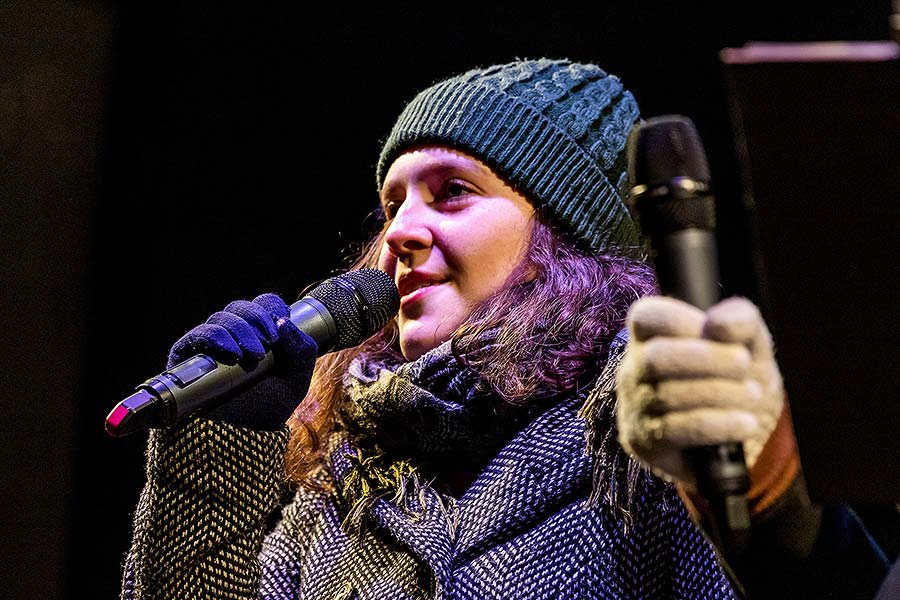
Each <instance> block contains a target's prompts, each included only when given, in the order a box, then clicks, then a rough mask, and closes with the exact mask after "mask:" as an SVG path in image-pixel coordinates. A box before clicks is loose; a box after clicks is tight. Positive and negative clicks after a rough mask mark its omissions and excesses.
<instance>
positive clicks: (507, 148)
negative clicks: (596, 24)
mask: <svg viewBox="0 0 900 600" xmlns="http://www.w3.org/2000/svg"><path fill="white" fill-rule="evenodd" d="M639 118H640V116H639V110H638V106H637V102H636V101H635V99H634V97H633V96H632V94H631V93H630V92H629V91H627V90H625V89H624V88H623V86H622V83H621V82H620V81H619V79H618V78H617V77H615V76H614V75H610V74H608V73H606V72H605V71H604V70H603V69H601V68H600V67H598V66H596V65H591V64H578V63H573V62H571V61H568V60H551V59H546V58H542V59H537V60H519V61H515V62H511V63H508V64H504V65H495V66H491V67H487V68H483V69H473V70H470V71H468V72H466V73H463V74H462V75H458V76H455V77H451V78H449V79H445V80H443V81H441V82H439V83H436V84H434V85H432V86H431V87H429V88H427V89H425V90H424V91H422V92H420V93H419V94H418V95H417V96H416V97H415V98H414V99H413V100H412V101H411V102H410V103H409V104H408V105H407V106H406V108H404V110H403V112H402V113H401V114H400V117H399V118H398V119H397V122H396V123H395V124H394V127H393V129H392V131H391V133H390V134H389V136H388V138H387V141H386V142H385V144H384V147H383V148H382V151H381V155H380V157H379V159H378V166H377V169H376V179H377V184H378V189H379V190H380V189H381V186H382V183H383V182H384V177H385V174H386V173H387V170H388V168H389V167H390V165H391V163H392V162H393V161H394V159H396V158H397V156H399V155H400V154H401V153H402V152H403V151H404V150H406V149H408V148H409V147H411V146H416V145H421V144H432V143H435V144H443V145H448V146H452V147H454V148H457V149H459V150H461V151H463V152H466V153H468V154H471V155H473V156H475V157H476V158H478V159H479V160H481V161H482V162H484V163H485V164H486V165H488V166H489V167H491V168H492V169H493V170H494V171H495V172H496V173H497V175H499V176H500V177H501V178H503V179H504V180H506V182H507V183H509V184H510V185H512V186H513V187H514V188H515V189H516V190H518V191H519V192H520V193H522V194H523V195H525V196H526V197H527V198H529V199H530V200H531V201H532V202H534V203H535V204H536V206H537V207H538V209H539V210H540V211H541V213H542V214H544V215H545V216H546V217H548V218H549V220H550V223H551V224H553V225H555V226H556V227H557V229H560V230H561V231H563V232H564V233H565V234H568V238H569V239H570V240H571V241H573V242H574V243H575V244H576V245H578V246H580V247H582V248H583V249H586V250H589V251H592V252H597V253H609V252H613V253H618V254H625V255H630V256H639V255H640V253H641V245H640V239H639V236H640V234H639V230H638V226H637V224H636V223H635V221H634V220H633V219H632V217H631V215H630V213H629V211H628V207H627V206H626V204H625V199H626V194H627V187H628V169H627V164H626V163H627V161H626V155H625V146H626V140H627V138H628V133H629V132H630V131H631V128H632V125H633V124H634V123H635V122H636V121H637V120H638V119H639Z"/></svg>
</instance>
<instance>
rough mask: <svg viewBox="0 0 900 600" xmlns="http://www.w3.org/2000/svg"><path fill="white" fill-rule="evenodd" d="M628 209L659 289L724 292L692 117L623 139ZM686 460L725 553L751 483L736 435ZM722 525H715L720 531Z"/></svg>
mask: <svg viewBox="0 0 900 600" xmlns="http://www.w3.org/2000/svg"><path fill="white" fill-rule="evenodd" d="M628 169H629V176H630V179H631V185H632V189H631V198H630V203H631V208H632V210H633V211H634V212H635V213H636V215H637V217H638V221H639V223H640V226H641V229H642V230H643V233H644V234H645V236H646V237H647V239H648V240H649V242H650V254H651V258H652V260H653V264H654V267H655V270H656V273H657V277H658V279H659V285H660V291H661V292H662V293H663V294H665V295H668V296H673V297H675V298H678V299H680V300H683V301H685V302H687V303H689V304H693V305H694V306H697V307H698V308H701V309H704V310H705V309H707V308H709V307H710V306H712V305H713V304H715V303H716V302H717V301H719V300H720V299H721V292H720V286H719V269H718V253H717V248H716V240H715V207H714V198H713V196H712V193H711V190H710V176H709V165H708V164H707V160H706V153H705V151H704V150H703V145H702V143H701V141H700V135H699V134H698V132H697V130H696V128H695V127H694V123H693V122H692V121H691V120H690V119H688V118H687V117H683V116H681V115H664V116H660V117H654V118H650V119H647V120H646V121H644V122H643V123H642V124H640V125H638V126H637V127H635V129H634V130H632V133H631V135H630V137H629V140H628ZM687 458H688V461H689V462H690V463H691V464H692V465H693V467H694V469H695V473H696V475H697V485H698V488H699V490H700V492H702V493H703V494H704V496H705V497H706V498H707V499H709V501H710V503H711V507H712V509H713V517H714V519H715V521H716V522H715V523H713V524H712V526H713V528H714V529H715V530H714V531H713V532H712V533H713V535H714V536H719V539H718V540H717V541H718V542H720V545H722V547H723V548H725V550H726V552H732V551H736V550H738V549H739V548H740V546H741V545H742V544H743V543H744V539H745V535H746V532H747V531H748V529H749V526H750V517H749V511H748V509H747V502H746V499H745V497H744V494H745V493H746V492H747V490H748V489H749V487H750V480H749V476H748V474H747V466H746V464H745V462H744V451H743V446H742V444H741V443H740V442H736V443H727V444H720V445H717V446H707V447H699V448H691V449H688V450H687ZM719 530H720V531H719Z"/></svg>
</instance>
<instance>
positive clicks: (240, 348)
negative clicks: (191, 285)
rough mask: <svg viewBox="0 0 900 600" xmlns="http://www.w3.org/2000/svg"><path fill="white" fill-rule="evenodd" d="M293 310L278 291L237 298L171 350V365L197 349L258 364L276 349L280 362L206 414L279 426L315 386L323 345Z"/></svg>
mask: <svg viewBox="0 0 900 600" xmlns="http://www.w3.org/2000/svg"><path fill="white" fill-rule="evenodd" d="M290 315H291V309H290V307H289V306H288V305H287V304H285V302H284V300H282V299H281V298H280V297H279V296H277V295H276V294H271V293H270V294H262V295H260V296H257V297H256V298H254V299H253V300H252V301H247V300H237V301H235V302H231V303H230V304H229V305H228V306H226V307H225V308H224V309H223V310H221V311H218V312H216V313H213V314H212V315H211V316H210V317H209V319H207V320H206V322H205V323H203V324H201V325H198V326H196V327H194V328H193V329H191V330H190V331H188V332H187V333H186V334H184V335H183V336H182V337H181V338H180V339H179V340H178V341H177V342H175V345H173V346H172V349H171V350H170V351H169V357H168V361H167V362H166V368H167V369H168V368H171V367H173V366H174V365H177V364H178V363H180V362H182V361H184V360H187V359H188V358H190V357H192V356H194V355H196V354H206V355H207V356H210V357H211V358H213V359H214V360H216V361H217V362H220V363H224V364H228V365H234V364H240V365H241V366H242V367H244V368H245V369H248V370H250V369H253V368H255V367H256V365H257V364H258V363H259V361H260V360H262V358H263V357H265V355H266V351H267V350H268V349H271V350H272V352H273V358H274V366H273V368H272V370H271V371H269V373H267V374H265V375H264V376H263V377H262V378H260V379H259V380H258V381H257V382H256V383H255V384H253V385H252V386H250V387H249V388H246V389H243V390H241V391H240V392H236V393H232V395H230V397H226V398H224V399H223V401H222V402H221V403H220V404H218V405H216V406H215V407H214V408H213V409H211V410H210V411H209V412H207V413H206V414H203V415H202V416H203V417H205V418H208V419H213V420H217V421H224V422H227V423H231V424H232V425H238V426H240V427H249V428H252V429H263V430H270V431H272V430H276V429H278V428H280V427H281V426H283V425H284V423H285V421H287V419H288V417H290V415H291V413H292V412H293V411H294V409H295V408H296V407H297V405H298V404H299V403H300V401H301V400H303V397H304V396H306V392H307V390H308V389H309V382H310V379H311V377H312V371H313V367H314V366H315V363H316V356H317V354H318V346H317V345H316V342H315V340H313V339H312V338H311V337H310V336H309V335H307V334H306V333H304V332H303V331H301V330H300V329H298V328H297V326H296V325H294V323H293V322H291V320H290Z"/></svg>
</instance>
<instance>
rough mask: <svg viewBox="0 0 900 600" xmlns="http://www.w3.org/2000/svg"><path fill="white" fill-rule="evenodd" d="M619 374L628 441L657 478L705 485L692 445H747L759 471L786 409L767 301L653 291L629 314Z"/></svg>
mask: <svg viewBox="0 0 900 600" xmlns="http://www.w3.org/2000/svg"><path fill="white" fill-rule="evenodd" d="M627 326H628V330H629V334H630V335H629V341H628V345H627V346H626V352H625V355H624V356H623V358H622V363H621V365H620V367H619V371H618V373H617V380H616V384H617V394H618V412H617V417H616V419H617V425H618V430H619V434H618V435H619V442H620V443H621V444H622V446H623V447H624V448H625V450H626V451H628V452H629V453H630V454H632V455H633V456H635V457H637V458H638V459H639V460H641V461H642V462H643V463H644V464H646V465H647V466H649V467H650V468H651V470H653V471H654V472H655V473H656V474H657V475H659V476H661V477H663V478H665V479H668V480H670V481H678V482H680V483H682V484H685V485H687V486H688V487H691V488H695V487H696V477H695V475H694V473H693V470H692V469H691V468H690V466H689V464H688V463H687V461H686V460H685V457H684V453H683V450H684V449H685V448H688V447H693V446H705V445H710V444H720V443H724V442H728V441H741V442H743V446H744V458H745V460H746V463H747V468H748V469H749V468H751V467H752V466H753V464H754V463H755V462H756V459H757V458H758V457H759V454H760V452H761V450H762V448H763V446H764V445H765V443H766V440H767V439H768V438H769V435H770V434H771V433H772V431H773V429H774V428H775V425H776V423H777V422H778V419H779V417H780V416H781V413H782V410H783V409H784V388H783V384H782V378H781V373H780V371H779V369H778V365H777V363H776V362H775V358H774V355H773V349H772V339H771V335H770V334H769V330H768V327H766V324H765V322H764V321H763V318H762V316H761V314H760V312H759V310H758V309H757V307H756V306H755V305H754V304H753V303H752V302H750V301H749V300H747V299H745V298H740V297H732V298H728V299H725V300H722V301H721V302H719V303H718V304H716V305H714V306H712V307H710V308H709V309H708V310H707V311H706V312H704V311H702V310H700V309H698V308H696V307H694V306H692V305H690V304H687V303H685V302H682V301H680V300H677V299H674V298H670V297H665V296H648V297H644V298H641V299H639V300H638V301H636V302H635V303H634V304H633V305H632V306H631V308H630V309H629V312H628V317H627Z"/></svg>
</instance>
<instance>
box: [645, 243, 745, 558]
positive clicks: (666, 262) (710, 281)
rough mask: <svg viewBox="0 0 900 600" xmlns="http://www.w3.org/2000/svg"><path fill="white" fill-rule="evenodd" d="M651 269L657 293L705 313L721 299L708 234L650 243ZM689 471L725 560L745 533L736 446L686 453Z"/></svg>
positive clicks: (740, 466)
mask: <svg viewBox="0 0 900 600" xmlns="http://www.w3.org/2000/svg"><path fill="white" fill-rule="evenodd" d="M654 243H655V245H656V253H655V254H656V256H654V268H655V269H656V272H657V277H658V279H659V284H660V291H662V293H664V294H667V295H670V296H673V297H675V298H678V299H680V300H683V301H684V302H687V303H689V304H692V305H694V306H696V307H698V308H700V309H703V310H706V309H707V308H709V307H710V306H712V305H713V304H715V303H716V302H718V301H719V300H720V299H721V297H722V294H721V288H720V286H719V268H718V261H717V248H716V242H715V235H714V233H713V232H712V231H710V230H708V229H699V228H687V229H682V230H679V231H675V232H671V233H669V234H667V235H663V236H659V237H658V239H657V240H655V241H654ZM685 457H686V458H687V460H688V462H689V463H690V464H691V465H692V467H693V468H694V472H695V474H696V476H697V488H698V490H699V491H700V492H701V493H702V494H703V495H704V497H706V498H707V499H708V500H709V502H710V509H711V511H712V519H713V523H712V524H711V525H712V532H711V534H712V536H713V537H714V538H715V541H716V542H717V543H718V544H719V545H720V547H721V548H723V551H724V554H725V555H726V556H728V557H729V560H735V558H734V557H735V556H736V555H737V554H738V553H739V552H740V551H741V550H742V549H743V547H744V546H745V545H746V542H747V535H748V533H749V528H750V511H749V509H748V507H747V500H746V497H745V494H746V493H747V491H748V490H749V489H750V476H749V474H748V472H747V464H746V462H745V460H744V448H743V444H741V443H740V442H729V443H725V444H719V445H712V446H700V447H696V448H688V449H686V450H685Z"/></svg>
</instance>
